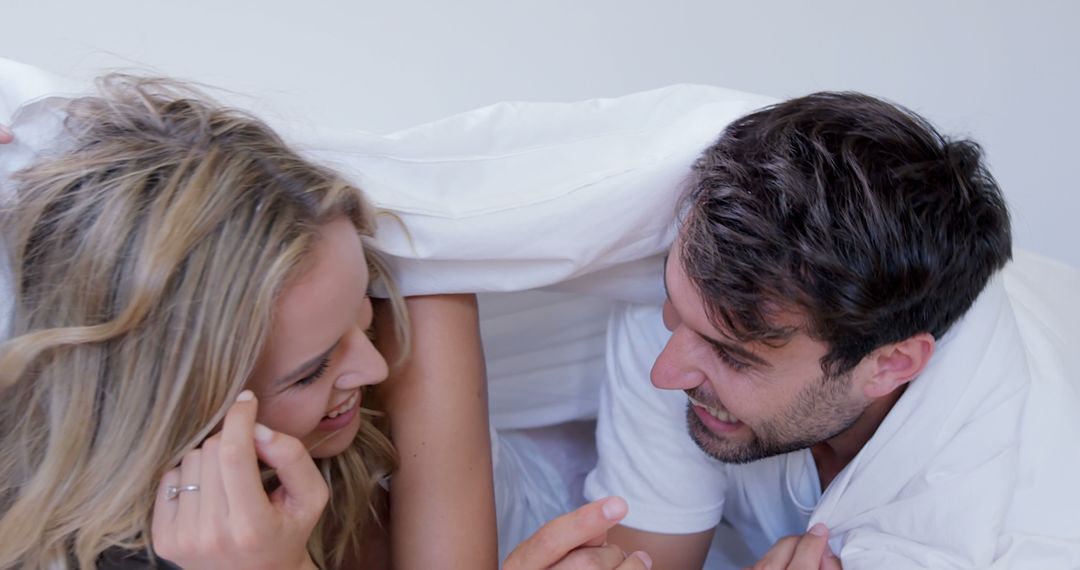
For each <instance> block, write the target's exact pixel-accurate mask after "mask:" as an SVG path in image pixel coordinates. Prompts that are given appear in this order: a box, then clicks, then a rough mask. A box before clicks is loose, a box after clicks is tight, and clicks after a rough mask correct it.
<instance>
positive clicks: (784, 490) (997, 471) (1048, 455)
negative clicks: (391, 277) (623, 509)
mask: <svg viewBox="0 0 1080 570" xmlns="http://www.w3.org/2000/svg"><path fill="white" fill-rule="evenodd" d="M1077 285H1080V274H1078V273H1077V272H1076V271H1075V270H1071V269H1069V268H1065V267H1062V266H1060V265H1059V264H1054V263H1053V262H1048V261H1045V260H1040V259H1037V258H1034V257H1032V256H1030V255H1027V254H1023V253H1020V252H1018V255H1017V261H1016V262H1014V263H1012V264H1010V266H1008V267H1007V268H1006V270H1005V271H1004V272H1003V275H1002V276H1001V277H1000V278H995V279H994V280H992V281H991V283H990V285H988V286H987V290H986V291H984V293H983V295H981V296H980V298H979V300H977V302H976V304H975V306H973V308H972V310H970V311H969V312H968V314H967V315H965V317H964V319H962V320H961V321H960V322H958V323H957V324H956V325H954V327H953V329H952V330H951V331H950V333H949V334H948V335H946V336H945V338H943V339H942V340H941V341H939V344H938V350H937V352H936V354H935V357H934V359H932V361H931V365H930V366H928V367H927V370H926V371H924V373H923V374H922V375H921V376H920V377H919V378H917V379H916V380H915V381H914V382H913V383H912V385H911V386H910V387H909V388H908V390H907V391H906V392H905V394H904V396H903V397H902V398H901V400H900V401H899V402H898V403H897V405H896V406H895V407H894V408H893V410H892V411H891V412H890V414H889V416H888V417H887V418H886V419H885V421H884V422H883V423H882V425H881V426H880V427H879V429H878V430H877V432H876V433H875V435H874V437H873V438H872V439H871V440H870V442H868V443H867V445H866V446H865V447H864V448H863V450H862V451H861V452H860V453H859V455H857V456H856V458H855V459H854V460H853V461H852V462H851V464H849V465H848V466H847V467H846V468H845V469H844V470H843V471H842V472H841V473H840V474H838V475H837V477H836V478H835V479H834V480H833V482H832V483H831V484H830V487H829V488H828V489H826V491H825V493H822V492H821V489H820V483H819V480H818V476H817V470H816V468H815V465H814V461H813V458H812V456H811V454H810V452H809V451H808V450H803V451H798V452H793V453H789V454H786V455H781V456H777V457H772V458H768V459H765V460H761V461H757V462H754V463H750V464H746V465H727V464H723V463H720V462H718V461H715V460H713V459H711V458H709V457H708V456H706V455H705V454H704V453H703V452H702V451H701V450H700V449H698V447H697V446H696V445H695V444H694V443H693V441H692V440H691V439H690V436H689V435H688V433H687V427H686V404H687V400H686V396H685V394H684V393H683V392H681V391H670V390H659V389H656V388H655V387H653V386H652V384H651V382H650V379H649V373H650V370H651V368H652V365H653V362H654V361H655V358H656V356H657V355H658V354H659V353H660V351H661V350H662V348H663V346H664V343H665V342H666V340H667V338H668V336H669V334H670V333H668V331H667V330H666V329H665V328H664V326H663V324H662V321H661V314H660V309H659V308H658V307H655V306H644V305H633V304H623V305H620V306H619V307H618V308H617V309H616V310H615V312H614V313H613V316H612V317H611V319H610V322H609V336H608V346H607V349H608V355H607V358H608V360H607V366H608V375H607V379H606V381H605V386H604V387H603V389H602V392H601V396H600V406H599V420H598V421H599V425H598V428H597V448H598V456H599V461H598V464H597V467H596V468H595V469H594V470H593V471H592V472H591V473H590V474H589V476H588V477H587V479H586V483H585V496H586V498H588V499H597V498H600V497H604V496H608V495H619V496H622V497H624V498H626V499H627V501H628V503H629V505H630V512H629V514H628V515H627V517H626V519H624V521H623V524H625V525H626V526H629V527H631V528H636V529H640V530H645V531H650V532H657V533H672V534H686V533H694V532H700V531H703V530H707V529H710V528H713V527H716V526H717V525H720V524H721V522H722V521H723V522H724V523H726V524H724V525H721V526H720V529H721V531H723V530H724V529H725V528H726V527H728V525H730V527H731V528H733V529H734V531H735V532H736V533H737V534H738V535H739V536H740V537H741V539H742V541H743V542H745V546H746V547H748V548H749V553H746V554H749V556H750V557H751V559H747V558H746V557H745V555H744V556H743V557H738V556H737V554H735V555H734V556H733V553H732V551H731V550H730V547H729V546H726V547H725V548H724V549H717V548H716V547H715V546H716V544H715V543H714V548H713V550H712V552H711V554H710V559H709V562H708V563H707V567H708V568H731V567H741V566H745V565H747V564H751V563H753V562H754V560H756V559H757V558H759V557H760V556H761V555H762V554H764V553H765V552H766V551H767V550H768V548H769V547H770V546H771V545H772V544H773V543H774V542H775V541H776V540H778V539H779V538H781V537H783V536H786V535H792V534H801V533H804V532H806V529H807V528H808V527H809V526H810V525H812V524H813V523H815V522H818V521H821V522H824V523H826V525H827V526H829V528H830V529H831V530H832V532H831V533H830V546H831V547H832V549H833V551H834V552H837V553H838V554H839V555H840V557H841V559H842V561H843V563H844V566H845V568H846V569H849V570H850V569H854V568H868V569H869V568H907V567H920V568H921V567H931V568H991V567H992V568H1080V522H1078V519H1080V517H1077V515H1076V513H1077V512H1078V510H1077V509H1078V508H1080V490H1078V487H1077V485H1076V484H1075V481H1076V479H1075V477H1076V474H1077V473H1080V451H1078V450H1077V448H1076V447H1075V442H1076V441H1077V440H1078V439H1080V422H1078V421H1077V414H1076V410H1077V409H1080V383H1077V382H1076V379H1077V375H1076V372H1075V370H1076V369H1077V368H1076V363H1077V358H1075V345H1076V343H1078V342H1080V326H1078V322H1077V317H1080V311H1078V308H1080V304H1078V303H1077V301H1076V299H1075V293H1076V291H1077V288H1076V287H1077ZM1070 292H1071V293H1072V294H1071V295H1069V293H1070ZM1070 347H1071V349H1070ZM1070 350H1071V352H1070ZM1070 410H1071V411H1070ZM1067 473H1072V475H1071V476H1068V475H1066V474H1067ZM1070 477H1071V479H1070ZM1069 480H1071V481H1072V482H1071V483H1070V482H1068V481H1069ZM725 540H726V541H727V542H730V537H727V538H726V539H725ZM733 557H734V559H732V558H733Z"/></svg>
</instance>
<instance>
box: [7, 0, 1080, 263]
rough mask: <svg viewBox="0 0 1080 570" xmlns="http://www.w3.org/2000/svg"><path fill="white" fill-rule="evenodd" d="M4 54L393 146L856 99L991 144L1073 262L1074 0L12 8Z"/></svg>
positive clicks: (1078, 39) (1031, 245)
mask: <svg viewBox="0 0 1080 570" xmlns="http://www.w3.org/2000/svg"><path fill="white" fill-rule="evenodd" d="M0 7H2V11H0V55H2V56H4V57H9V58H12V59H16V60H20V61H24V62H26V63H31V64H35V65H39V66H41V67H45V68H47V69H49V70H51V71H54V72H58V73H63V74H69V75H77V76H86V75H88V74H91V73H93V72H94V71H95V70H97V69H99V68H101V67H102V66H118V65H119V66H138V67H142V68H151V69H153V70H156V71H158V72H161V73H165V74H169V75H175V76H179V77H183V78H188V79H196V80H200V81H204V82H207V83H210V84H213V85H218V86H222V87H227V88H230V89H234V90H238V91H242V92H245V93H248V94H252V95H257V96H260V97H263V98H264V99H265V101H263V102H262V103H260V104H261V105H263V106H264V108H265V109H267V110H269V109H273V110H275V111H277V112H279V113H282V114H285V115H286V116H288V117H291V118H294V119H295V120H311V121H313V122H316V123H319V124H327V125H335V126H339V127H344V128H357V129H363V130H369V131H375V132H387V131H391V130H395V129H398V128H402V127H406V126H411V125H413V124H417V123H420V122H424V121H428V120H432V119H436V118H439V117H442V116H444V115H448V114H451V113H455V112H459V111H464V110H467V109H470V108H473V107H478V106H482V105H486V104H489V103H492V102H495V101H499V100H551V101H572V100H578V99H585V98H591V97H601V96H616V95H622V94H626V93H629V92H632V91H638V90H642V89H648V88H653V87H659V86H663V85H667V84H671V83H679V82H695V83H710V84H716V85H721V86H725V87H732V88H736V89H742V90H746V91H753V92H758V93H764V94H768V95H773V96H778V97H786V96H794V95H800V94H804V93H807V92H810V91H815V90H823V89H855V90H861V91H866V92H868V93H871V94H875V95H879V96H884V97H886V98H889V99H892V100H894V101H896V102H899V103H902V104H904V105H906V106H908V107H911V108H913V109H915V110H916V111H918V112H920V113H923V114H924V115H926V116H927V117H929V118H930V119H931V120H932V121H934V122H935V123H936V124H938V125H939V127H941V128H942V130H944V131H946V132H948V133H954V134H964V135H969V136H972V137H973V138H975V139H976V140H978V141H980V142H981V143H983V145H984V147H985V148H986V150H987V153H988V156H989V161H990V164H991V168H992V170H993V171H994V172H995V173H996V175H997V178H998V180H999V182H1000V183H1001V185H1002V187H1003V188H1004V189H1005V194H1006V197H1007V198H1008V200H1009V202H1010V204H1011V206H1012V211H1013V222H1014V229H1015V235H1016V243H1017V244H1018V245H1020V246H1022V247H1025V248H1028V249H1032V250H1035V251H1038V252H1041V253H1044V254H1046V255H1050V256H1052V257H1056V258H1058V259H1061V260H1064V261H1066V262H1067V263H1069V264H1070V265H1072V266H1074V267H1080V251H1077V248H1076V246H1077V245H1078V242H1080V240H1078V237H1080V230H1078V229H1077V221H1076V220H1075V219H1074V218H1075V217H1076V215H1077V212H1078V211H1080V197H1078V196H1077V194H1078V193H1077V183H1076V182H1075V177H1074V171H1075V169H1076V166H1077V165H1078V164H1080V143H1078V142H1077V140H1078V135H1080V110H1078V106H1080V64H1078V56H1080V2H1074V1H1071V0H1041V1H1034V2H1020V1H1012V2H1009V1H975V0H953V1H939V0H906V1H904V2H886V1H870V0H848V1H829V0H822V1H817V2H811V1H795V0H790V1H785V2H781V1H768V0H761V1H756V2H750V1H747V2H722V1H716V0H714V1H706V0H696V1H689V0H679V1H660V0H656V1H647V0H536V1H526V0H522V1H514V0H453V1H450V0H447V1H444V2H419V1H416V0H406V1H397V0H382V1H378V2H376V1H374V0H366V1H363V0H361V1H351V2H347V1H345V0H340V1H331V0H325V1H311V2H301V1H299V0H260V1H232V2H229V1H227V0H219V1H214V2H211V1H207V0H192V1H181V0H174V1H165V0H94V1H77V0H69V1H66V2H62V1H58V0H0Z"/></svg>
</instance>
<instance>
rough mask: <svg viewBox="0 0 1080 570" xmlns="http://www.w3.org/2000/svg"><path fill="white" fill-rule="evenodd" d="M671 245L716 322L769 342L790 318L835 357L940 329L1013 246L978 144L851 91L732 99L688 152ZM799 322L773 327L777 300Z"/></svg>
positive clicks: (852, 358) (840, 363)
mask: <svg viewBox="0 0 1080 570" xmlns="http://www.w3.org/2000/svg"><path fill="white" fill-rule="evenodd" d="M688 182H689V184H688V188H687V191H686V193H685V194H684V196H683V201H682V209H681V211H682V212H683V223H682V227H681V229H680V242H679V243H680V244H681V248H682V249H681V250H680V253H681V256H682V260H683V264H684V266H685V267H684V269H685V270H686V273H687V275H688V276H689V278H690V280H691V282H692V283H693V284H694V285H695V286H696V287H697V289H698V290H699V292H700V293H701V295H702V297H703V299H704V303H705V307H706V311H707V313H708V316H709V318H710V321H711V322H713V324H714V325H715V326H717V328H719V329H720V330H721V331H725V332H726V333H727V334H730V335H731V336H732V337H733V338H735V339H737V340H739V341H742V342H747V341H765V342H777V341H783V340H784V339H786V338H788V337H790V336H791V335H792V334H793V333H794V332H796V330H798V329H799V328H804V329H805V330H806V332H807V333H808V334H810V335H811V336H812V337H814V338H816V339H819V340H822V341H824V342H826V343H827V344H828V346H829V352H828V354H826V355H825V357H824V358H823V359H822V362H821V364H822V369H823V370H824V371H825V372H826V373H827V374H829V375H837V374H841V373H844V372H846V371H848V370H850V369H851V368H853V367H854V366H855V365H856V364H858V363H859V361H861V360H862V359H863V358H864V357H865V356H866V355H867V354H869V353H870V352H871V351H872V350H874V349H875V348H878V347H880V346H883V345H885V344H888V343H891V342H898V341H900V340H903V339H905V338H908V337H910V336H912V335H915V334H918V333H921V332H928V333H930V334H932V335H933V336H934V337H935V338H940V337H941V335H943V334H944V333H945V332H946V331H947V330H948V329H949V327H950V326H952V324H953V323H954V322H956V320H957V319H958V318H960V316H961V315H963V314H964V313H965V312H966V311H967V310H968V309H969V308H970V307H971V305H972V303H973V302H974V300H975V298H976V297H977V296H978V295H979V292H980V291H982V289H983V287H984V286H985V285H986V283H987V281H988V279H989V278H990V276H991V275H992V274H993V273H994V272H995V271H997V270H998V269H1000V268H1001V267H1002V266H1003V265H1004V264H1005V263H1006V261H1008V260H1009V259H1010V258H1011V256H1012V239H1011V233H1010V227H1009V215H1008V211H1007V209H1006V206H1005V201H1004V199H1003V197H1002V195H1001V191H1000V190H999V188H998V186H997V183H996V182H995V181H994V178H993V177H992V176H991V175H990V172H989V171H988V170H987V168H986V166H985V164H984V162H983V160H982V151H981V149H980V147H979V146H978V145H977V144H976V143H974V142H971V141H967V140H950V139H948V138H945V137H943V136H942V135H941V134H939V133H938V132H937V131H936V130H935V129H934V128H933V127H932V126H931V125H930V124H929V123H928V122H927V121H926V120H925V119H923V118H922V117H920V116H918V115H916V114H915V113H913V112H911V111H909V110H907V109H904V108H902V107H898V106H896V105H893V104H890V103H888V102H885V101H882V100H880V99H875V98H873V97H870V96H867V95H862V94H858V93H816V94H813V95H809V96H806V97H801V98H798V99H793V100H790V101H786V102H783V103H780V104H777V105H774V106H771V107H767V108H765V109H762V110H760V111H757V112H755V113H752V114H750V115H747V116H745V117H743V118H741V119H739V120H737V121H735V122H734V123H732V124H731V125H729V126H728V127H727V129H725V130H724V132H723V134H722V135H721V137H720V139H719V141H718V142H717V143H716V144H715V145H713V146H712V147H710V148H709V149H707V150H706V151H705V152H704V153H703V154H702V156H701V157H700V158H699V159H698V161H697V162H696V163H695V165H694V168H693V172H692V175H691V177H690V179H689V181H688ZM793 309H794V310H796V311H798V312H799V313H800V314H801V315H803V317H804V318H805V323H804V325H803V327H795V328H792V327H787V328H783V327H778V326H776V325H775V322H776V317H777V315H778V313H779V312H781V311H790V310H793Z"/></svg>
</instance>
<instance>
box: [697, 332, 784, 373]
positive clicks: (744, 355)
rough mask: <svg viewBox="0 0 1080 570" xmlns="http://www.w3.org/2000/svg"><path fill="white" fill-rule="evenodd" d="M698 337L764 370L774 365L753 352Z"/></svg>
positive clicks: (699, 334) (705, 337)
mask: <svg viewBox="0 0 1080 570" xmlns="http://www.w3.org/2000/svg"><path fill="white" fill-rule="evenodd" d="M698 336H700V337H701V338H702V339H703V340H704V341H705V342H707V343H709V344H711V345H712V346H713V348H715V349H717V350H722V351H724V352H727V353H729V354H732V355H734V356H736V357H738V358H741V359H742V360H746V361H748V362H751V363H753V364H756V365H758V366H761V367H763V368H772V365H771V364H769V362H768V361H767V360H765V359H764V358H762V357H760V356H758V355H756V354H754V353H753V352H750V351H749V350H746V349H745V348H741V347H739V346H735V345H734V344H728V343H726V342H721V341H718V340H716V339H715V338H709V337H707V336H705V335H703V334H701V333H698Z"/></svg>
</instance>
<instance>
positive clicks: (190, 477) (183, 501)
mask: <svg viewBox="0 0 1080 570" xmlns="http://www.w3.org/2000/svg"><path fill="white" fill-rule="evenodd" d="M201 475H202V450H199V449H193V450H191V451H189V452H188V454H187V455H185V456H184V460H183V461H181V462H180V483H179V484H177V489H176V491H175V497H176V498H175V499H174V500H175V501H176V503H177V509H176V518H175V519H174V520H175V521H176V524H177V525H178V526H180V527H182V528H198V526H197V525H198V522H199V501H200V499H199V493H201V492H202V487H201V486H200V485H199V482H200V477H201Z"/></svg>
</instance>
